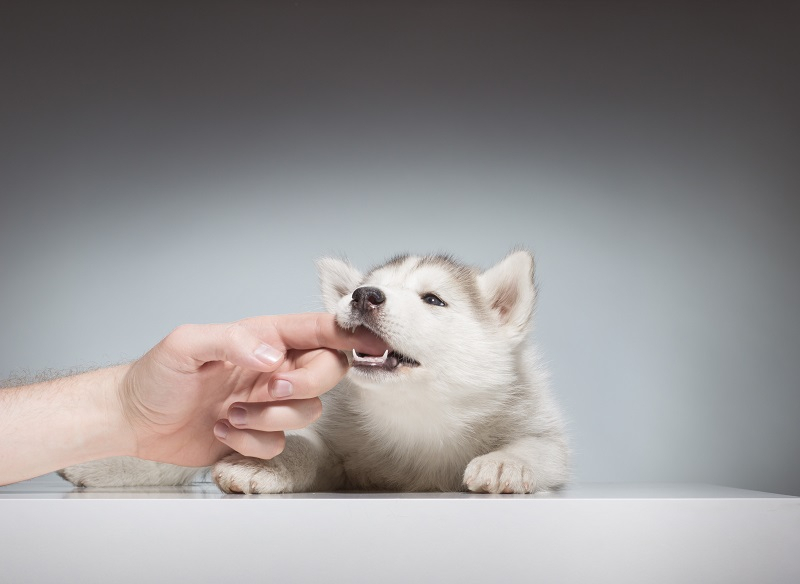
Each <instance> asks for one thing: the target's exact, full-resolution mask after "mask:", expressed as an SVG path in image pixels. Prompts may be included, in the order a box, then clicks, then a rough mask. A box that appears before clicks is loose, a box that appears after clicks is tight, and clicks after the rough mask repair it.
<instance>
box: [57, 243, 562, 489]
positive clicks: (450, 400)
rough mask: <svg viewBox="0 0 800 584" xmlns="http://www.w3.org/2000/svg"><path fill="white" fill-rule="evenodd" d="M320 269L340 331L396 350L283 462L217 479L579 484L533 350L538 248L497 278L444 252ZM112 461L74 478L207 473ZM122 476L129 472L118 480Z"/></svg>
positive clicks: (496, 271)
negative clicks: (365, 335) (365, 333)
mask: <svg viewBox="0 0 800 584" xmlns="http://www.w3.org/2000/svg"><path fill="white" fill-rule="evenodd" d="M317 265H318V269H319V274H320V279H321V284H322V296H323V299H324V302H325V306H326V308H327V309H328V310H329V311H330V312H333V313H335V314H336V319H337V321H338V323H339V324H340V325H341V326H342V327H344V328H355V327H357V326H365V327H367V328H369V329H370V330H372V331H373V332H374V333H376V334H377V335H378V336H379V337H381V338H382V339H383V340H384V341H385V342H386V344H387V345H388V346H389V347H391V349H390V350H389V351H387V352H386V353H385V354H384V355H361V354H358V353H354V354H353V355H352V360H351V364H352V366H351V367H350V370H349V371H348V373H347V375H346V376H345V378H344V379H343V380H342V381H341V382H340V383H339V384H338V385H337V386H336V387H335V388H334V389H332V390H331V391H329V392H328V393H326V394H324V395H323V396H322V398H321V399H322V400H323V415H322V417H321V418H320V419H319V420H318V421H317V422H315V423H314V424H312V425H311V426H309V427H308V428H306V429H304V430H300V431H297V432H289V433H287V437H286V447H285V449H284V451H283V452H282V453H281V454H280V455H278V456H277V457H275V458H273V459H271V460H261V459H255V458H248V457H245V456H242V455H240V454H237V453H235V454H232V455H230V456H228V457H226V458H225V459H223V460H222V461H220V462H218V463H217V464H216V465H215V466H214V467H213V469H212V476H213V477H214V480H215V481H216V482H217V484H218V485H219V486H220V488H221V489H222V490H224V491H226V492H238V493H288V492H303V491H329V490H336V489H381V490H397V491H458V490H470V491H475V492H488V493H532V492H535V491H546V490H550V489H555V488H558V487H560V486H562V485H563V484H564V483H565V482H566V481H567V478H568V447H567V441H566V437H565V433H564V426H563V422H562V419H561V415H560V413H559V411H558V408H557V406H556V405H555V403H554V402H553V400H552V398H551V396H550V391H549V388H548V383H547V375H546V372H545V371H544V369H543V367H542V365H541V364H540V363H539V361H538V358H537V355H536V352H535V350H534V349H533V348H532V347H531V346H530V345H529V344H528V342H527V337H528V332H529V328H530V325H531V318H532V316H533V312H534V304H535V300H536V288H535V285H534V279H533V272H534V262H533V257H532V255H531V254H530V253H529V252H527V251H516V252H513V253H511V254H510V255H509V256H507V257H506V258H505V259H504V260H502V261H501V262H499V263H498V264H497V265H495V266H494V267H492V268H490V269H488V270H486V271H484V272H480V271H479V270H477V269H475V268H472V267H469V266H466V265H463V264H461V263H458V262H456V261H455V260H453V259H452V258H451V257H449V256H439V255H435V256H409V255H404V256H397V257H395V258H393V259H392V260H390V261H388V262H387V263H385V264H383V265H381V266H379V267H377V268H374V269H372V270H371V271H369V272H368V273H367V274H365V275H364V274H362V273H361V272H359V271H358V270H357V269H356V268H354V267H353V266H351V265H350V264H348V263H346V262H344V261H341V260H338V259H332V258H325V259H322V260H320V261H319V262H318V263H317ZM112 460H113V459H108V462H105V461H97V462H96V463H87V464H86V465H79V466H78V467H71V469H66V471H65V476H66V477H67V478H69V479H70V480H72V481H73V482H76V483H82V484H98V482H99V483H101V484H102V483H105V484H122V485H131V484H154V483H155V484H176V483H184V482H186V481H187V480H189V479H190V478H191V476H192V475H193V474H194V473H193V472H191V471H196V470H197V469H183V468H181V467H175V466H172V465H163V464H159V463H153V462H148V461H138V460H136V459H125V460H119V461H117V462H114V463H111V461H112ZM97 463H100V465H101V466H97ZM103 464H105V465H109V464H110V465H111V466H105V467H103V466H102V465H103ZM92 465H95V466H94V467H93V466H92ZM123 465H127V468H123ZM82 467H83V469H84V470H82V471H81V470H80V469H81V468H82ZM76 471H77V472H76ZM109 473H117V477H116V480H112V481H111V483H109V482H108V480H109V477H108V475H109Z"/></svg>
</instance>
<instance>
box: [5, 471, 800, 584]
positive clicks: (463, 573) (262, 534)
mask: <svg viewBox="0 0 800 584" xmlns="http://www.w3.org/2000/svg"><path fill="white" fill-rule="evenodd" d="M0 525H2V528H0V565H2V566H3V568H2V570H3V573H2V578H0V580H2V581H4V582H5V581H8V582H48V583H49V582H65V581H75V582H115V583H127V582H131V583H134V582H142V581H150V582H162V581H163V582H220V581H225V582H251V581H255V582H271V581H275V582H325V583H326V584H329V583H332V582H348V583H349V582H370V583H372V582H379V583H381V584H383V583H392V582H398V583H401V582H403V583H404V582H437V583H438V582H458V584H464V583H467V582H480V583H481V584H487V583H492V582H569V583H573V582H576V583H582V582H593V583H594V582H600V583H603V582H609V583H611V582H613V583H615V584H616V583H620V582H632V583H633V582H636V583H637V584H638V583H641V582H647V583H648V584H652V583H656V584H657V583H660V582H665V583H666V582H670V583H673V582H702V583H704V584H705V583H709V582H720V583H723V582H724V583H725V584H730V583H736V582H742V583H748V584H749V583H752V582H770V583H771V582H779V583H783V582H787V583H793V582H800V554H798V553H797V551H798V550H800V498H798V497H787V496H783V495H776V494H772V493H760V492H756V491H748V490H743V489H734V488H730V487H723V486H716V485H704V484H596V483H595V484H577V485H573V486H570V487H569V488H567V489H564V490H563V491H560V492H557V493H550V494H543V495H532V496H531V495H474V494H467V493H309V494H292V495H224V494H223V493H221V492H220V491H219V490H218V489H217V488H216V487H215V486H214V485H213V484H211V483H208V482H198V483H196V484H193V485H191V486H187V487H176V488H137V489H77V488H73V487H72V486H71V485H69V484H68V483H66V482H65V481H62V480H61V479H60V478H59V477H57V476H56V475H47V476H45V477H41V478H39V479H35V480H32V481H26V482H23V483H18V484H16V485H9V486H6V487H2V488H0Z"/></svg>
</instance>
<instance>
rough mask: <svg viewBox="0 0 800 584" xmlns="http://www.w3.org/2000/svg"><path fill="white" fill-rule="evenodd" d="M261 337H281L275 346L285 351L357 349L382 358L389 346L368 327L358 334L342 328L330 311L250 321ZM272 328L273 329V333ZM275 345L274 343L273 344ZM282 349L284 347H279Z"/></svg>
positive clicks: (257, 318)
mask: <svg viewBox="0 0 800 584" xmlns="http://www.w3.org/2000/svg"><path fill="white" fill-rule="evenodd" d="M247 320H248V321H249V324H251V325H253V326H254V327H255V329H256V334H258V335H259V336H261V335H264V336H261V338H264V339H265V340H266V338H265V337H269V336H270V335H269V333H270V332H272V333H274V334H275V335H276V336H277V337H278V338H277V339H276V342H275V344H273V346H276V345H279V344H283V348H284V349H318V348H322V347H325V348H328V349H338V350H340V351H348V350H350V349H355V350H356V351H358V352H359V353H366V354H368V355H380V354H382V353H383V352H384V351H385V350H386V349H388V346H387V345H386V343H385V342H383V341H382V340H381V339H380V338H379V337H377V336H376V335H375V334H374V333H372V332H371V331H369V330H367V329H366V328H364V327H358V328H357V329H356V330H355V331H350V330H346V329H343V328H341V327H340V326H339V325H337V324H336V319H335V317H334V315H332V314H330V313H327V312H307V313H303V314H282V315H278V316H265V317H254V318H252V319H247ZM270 329H271V330H270ZM271 344H272V343H271ZM276 348H280V347H276Z"/></svg>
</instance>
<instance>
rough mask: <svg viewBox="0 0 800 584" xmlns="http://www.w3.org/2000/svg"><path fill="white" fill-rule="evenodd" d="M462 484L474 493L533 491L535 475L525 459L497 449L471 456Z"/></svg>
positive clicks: (534, 488)
mask: <svg viewBox="0 0 800 584" xmlns="http://www.w3.org/2000/svg"><path fill="white" fill-rule="evenodd" d="M464 485H465V486H466V487H467V488H468V489H469V490H470V491H474V492H476V493H533V492H534V491H535V490H536V477H535V476H534V473H533V470H532V469H531V467H530V465H529V464H528V462H527V461H525V460H523V459H522V458H520V457H518V456H514V455H513V454H509V453H507V452H499V451H498V452H490V453H489V454H484V455H483V456H478V457H476V458H473V459H472V462H470V463H469V464H468V465H467V470H465V471H464Z"/></svg>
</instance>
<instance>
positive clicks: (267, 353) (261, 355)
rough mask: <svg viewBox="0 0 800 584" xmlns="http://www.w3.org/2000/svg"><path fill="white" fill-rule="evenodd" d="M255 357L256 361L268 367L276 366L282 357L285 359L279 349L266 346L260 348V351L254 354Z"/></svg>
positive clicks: (257, 350)
mask: <svg viewBox="0 0 800 584" xmlns="http://www.w3.org/2000/svg"><path fill="white" fill-rule="evenodd" d="M253 355H255V357H256V359H258V360H259V361H261V362H262V363H266V364H267V365H275V363H277V362H278V361H280V360H281V357H283V353H281V352H280V351H279V350H278V349H276V348H275V347H270V346H269V345H266V344H263V345H261V346H259V347H258V349H256V350H255V351H254V352H253Z"/></svg>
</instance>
